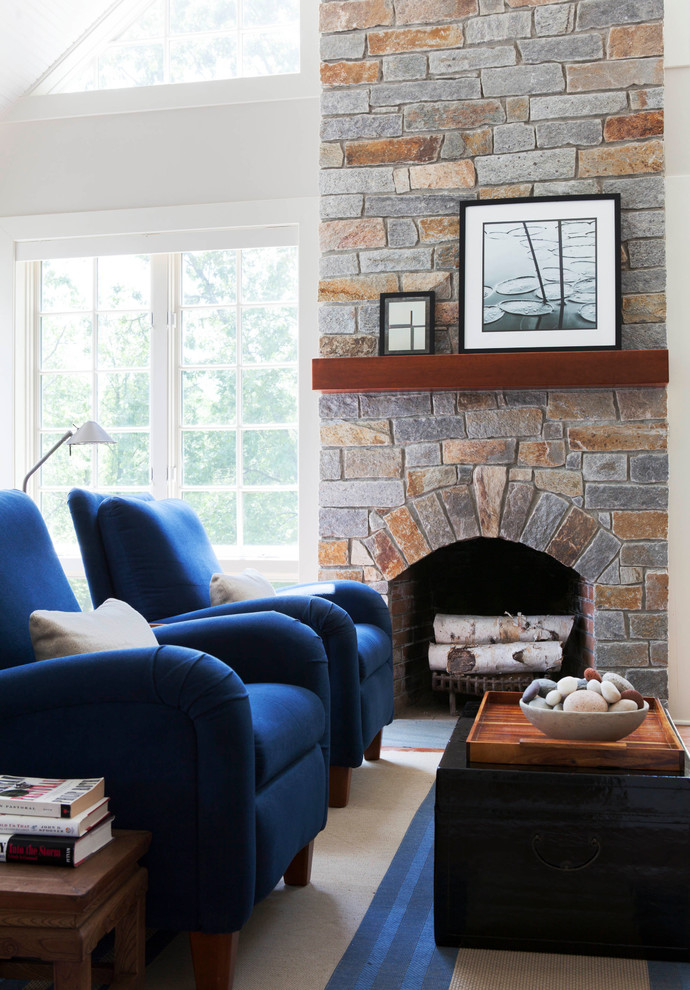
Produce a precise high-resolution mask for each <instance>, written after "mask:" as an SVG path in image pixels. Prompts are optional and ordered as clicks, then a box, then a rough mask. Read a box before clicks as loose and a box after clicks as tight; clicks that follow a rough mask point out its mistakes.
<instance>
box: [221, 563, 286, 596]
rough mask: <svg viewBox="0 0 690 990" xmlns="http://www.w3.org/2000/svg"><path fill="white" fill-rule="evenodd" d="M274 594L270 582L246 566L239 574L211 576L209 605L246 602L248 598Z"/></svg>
mask: <svg viewBox="0 0 690 990" xmlns="http://www.w3.org/2000/svg"><path fill="white" fill-rule="evenodd" d="M272 595H275V589H274V587H273V585H272V584H271V582H270V581H269V580H268V579H267V578H265V577H264V576H263V574H260V573H259V572H258V571H255V570H254V568H253V567H247V568H246V569H245V570H244V571H242V573H241V574H214V575H213V577H212V578H211V605H227V604H228V603H229V602H246V601H248V600H249V599H250V598H270V597H271V596H272Z"/></svg>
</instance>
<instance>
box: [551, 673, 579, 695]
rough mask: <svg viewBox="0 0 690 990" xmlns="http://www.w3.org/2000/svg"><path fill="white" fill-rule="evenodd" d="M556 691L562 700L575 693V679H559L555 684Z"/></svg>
mask: <svg viewBox="0 0 690 990" xmlns="http://www.w3.org/2000/svg"><path fill="white" fill-rule="evenodd" d="M556 689H557V690H558V691H560V693H561V694H562V695H563V697H564V698H565V697H567V695H569V694H572V693H573V691H577V677H561V679H560V681H557V682H556Z"/></svg>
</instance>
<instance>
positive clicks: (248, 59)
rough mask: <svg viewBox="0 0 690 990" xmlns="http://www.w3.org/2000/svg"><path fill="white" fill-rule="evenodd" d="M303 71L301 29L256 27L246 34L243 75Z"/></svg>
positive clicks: (243, 49)
mask: <svg viewBox="0 0 690 990" xmlns="http://www.w3.org/2000/svg"><path fill="white" fill-rule="evenodd" d="M286 72H299V32H298V31H297V30H296V29H295V28H292V29H290V28H281V29H280V30H279V31H252V32H249V33H247V34H243V35H242V75H243V76H277V75H280V74H282V73H286Z"/></svg>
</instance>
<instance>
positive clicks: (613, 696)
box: [601, 681, 621, 705]
mask: <svg viewBox="0 0 690 990" xmlns="http://www.w3.org/2000/svg"><path fill="white" fill-rule="evenodd" d="M601 696H602V698H603V699H604V700H605V701H606V702H608V704H609V705H615V703H616V702H617V701H620V700H621V693H620V691H619V690H618V688H617V687H616V685H615V684H613V683H612V682H611V681H602V682H601Z"/></svg>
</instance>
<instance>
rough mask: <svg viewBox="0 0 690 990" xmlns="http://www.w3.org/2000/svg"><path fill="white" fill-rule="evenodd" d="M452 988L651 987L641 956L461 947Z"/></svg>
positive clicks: (614, 989) (613, 989)
mask: <svg viewBox="0 0 690 990" xmlns="http://www.w3.org/2000/svg"><path fill="white" fill-rule="evenodd" d="M449 990H649V971H648V969H647V963H646V962H645V961H644V960H642V959H606V958H602V957H594V956H562V955H551V954H549V953H545V952H500V951H493V950H491V951H486V950H484V949H459V950H458V959H457V962H456V964H455V970H454V972H453V979H452V981H451V984H450V988H449Z"/></svg>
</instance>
